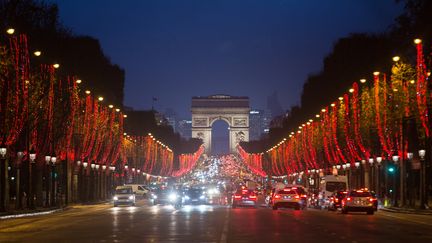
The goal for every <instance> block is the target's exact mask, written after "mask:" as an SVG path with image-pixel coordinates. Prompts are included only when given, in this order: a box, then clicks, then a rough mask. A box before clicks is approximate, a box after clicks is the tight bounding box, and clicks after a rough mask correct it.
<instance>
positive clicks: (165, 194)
mask: <svg viewBox="0 0 432 243" xmlns="http://www.w3.org/2000/svg"><path fill="white" fill-rule="evenodd" d="M171 194H172V193H171V190H169V189H168V188H158V189H156V190H154V191H153V192H152V194H151V200H152V201H153V205H158V204H162V205H167V204H170V203H171V200H170V195H171Z"/></svg>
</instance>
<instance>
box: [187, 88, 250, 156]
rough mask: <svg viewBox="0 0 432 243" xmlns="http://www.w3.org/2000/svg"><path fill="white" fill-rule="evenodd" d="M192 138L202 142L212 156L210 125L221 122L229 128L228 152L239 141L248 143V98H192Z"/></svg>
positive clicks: (234, 149)
mask: <svg viewBox="0 0 432 243" xmlns="http://www.w3.org/2000/svg"><path fill="white" fill-rule="evenodd" d="M191 111H192V137H193V138H199V139H201V140H202V141H203V144H204V147H205V152H206V153H207V154H212V151H211V150H212V137H213V136H212V125H213V123H214V122H216V121H219V120H223V121H225V122H226V123H228V126H229V152H230V153H235V151H236V147H237V145H238V144H239V142H241V141H249V111H250V108H249V98H248V97H234V96H229V95H212V96H205V97H192V109H191Z"/></svg>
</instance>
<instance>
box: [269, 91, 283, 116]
mask: <svg viewBox="0 0 432 243" xmlns="http://www.w3.org/2000/svg"><path fill="white" fill-rule="evenodd" d="M267 109H268V110H270V112H271V115H272V117H273V118H274V117H277V116H280V115H282V114H284V110H283V108H282V105H281V104H280V102H279V98H278V93H277V91H275V92H273V94H271V95H270V96H268V97H267Z"/></svg>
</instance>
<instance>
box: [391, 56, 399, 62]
mask: <svg viewBox="0 0 432 243" xmlns="http://www.w3.org/2000/svg"><path fill="white" fill-rule="evenodd" d="M392 59H393V62H399V60H400V57H399V56H394V57H393V58H392Z"/></svg>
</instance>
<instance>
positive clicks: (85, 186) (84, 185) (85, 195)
mask: <svg viewBox="0 0 432 243" xmlns="http://www.w3.org/2000/svg"><path fill="white" fill-rule="evenodd" d="M87 166H88V162H87V161H84V162H83V170H82V171H83V174H84V175H83V183H82V185H81V193H82V195H81V197H82V199H81V200H82V201H83V202H87V200H88V178H87Z"/></svg>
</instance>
